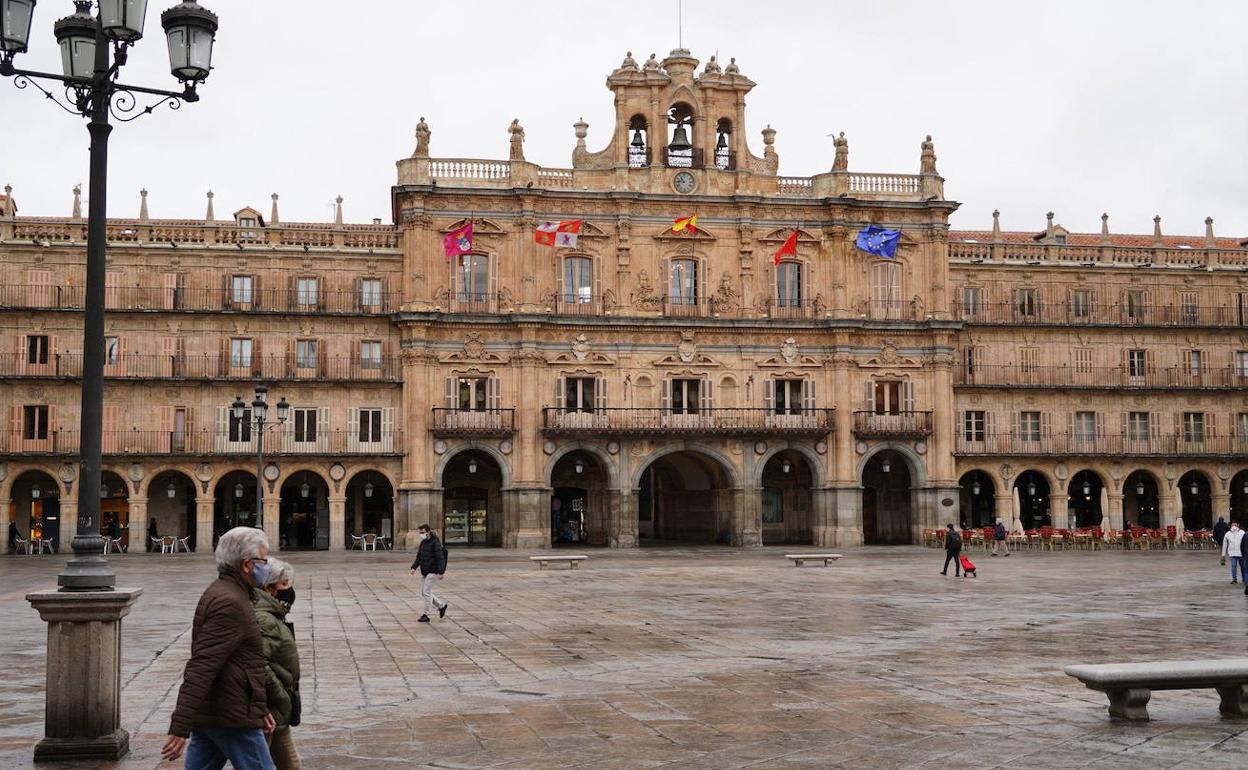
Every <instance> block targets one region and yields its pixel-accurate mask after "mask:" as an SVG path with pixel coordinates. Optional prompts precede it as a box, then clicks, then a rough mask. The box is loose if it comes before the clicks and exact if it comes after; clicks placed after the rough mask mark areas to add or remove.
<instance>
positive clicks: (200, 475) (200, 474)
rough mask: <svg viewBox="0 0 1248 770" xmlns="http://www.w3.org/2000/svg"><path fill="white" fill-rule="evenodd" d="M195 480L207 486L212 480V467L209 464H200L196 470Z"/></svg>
mask: <svg viewBox="0 0 1248 770" xmlns="http://www.w3.org/2000/svg"><path fill="white" fill-rule="evenodd" d="M195 478H197V479H199V480H200V481H202V482H204V483H205V484H207V483H208V482H209V481H211V480H212V466H211V465H209V464H208V463H200V464H199V467H197V468H196V469H195Z"/></svg>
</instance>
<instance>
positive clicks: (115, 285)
mask: <svg viewBox="0 0 1248 770" xmlns="http://www.w3.org/2000/svg"><path fill="white" fill-rule="evenodd" d="M120 286H121V273H119V272H117V271H116V270H109V271H107V272H106V273H104V307H106V308H109V309H113V308H116V307H117V306H118V297H117V295H118V292H119V291H120Z"/></svg>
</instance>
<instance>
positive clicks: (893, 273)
mask: <svg viewBox="0 0 1248 770" xmlns="http://www.w3.org/2000/svg"><path fill="white" fill-rule="evenodd" d="M871 317H872V318H884V319H900V318H901V317H902V307H901V265H899V264H897V263H896V262H893V261H887V262H876V263H875V264H873V265H871Z"/></svg>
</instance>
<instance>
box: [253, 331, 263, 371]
mask: <svg viewBox="0 0 1248 770" xmlns="http://www.w3.org/2000/svg"><path fill="white" fill-rule="evenodd" d="M251 374H252V376H253V377H260V376H263V375H264V354H263V353H262V352H261V351H260V338H259V337H256V338H255V339H253V340H252V341H251Z"/></svg>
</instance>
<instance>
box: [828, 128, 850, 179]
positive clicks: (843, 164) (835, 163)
mask: <svg viewBox="0 0 1248 770" xmlns="http://www.w3.org/2000/svg"><path fill="white" fill-rule="evenodd" d="M832 146H833V147H835V148H836V157H835V158H833V160H832V170H833V171H848V170H849V140H848V139H846V138H845V132H844V131H842V132H841V133H840V135H839V136H837V137H836V138H835V139H833V140H832Z"/></svg>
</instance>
